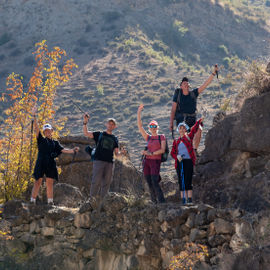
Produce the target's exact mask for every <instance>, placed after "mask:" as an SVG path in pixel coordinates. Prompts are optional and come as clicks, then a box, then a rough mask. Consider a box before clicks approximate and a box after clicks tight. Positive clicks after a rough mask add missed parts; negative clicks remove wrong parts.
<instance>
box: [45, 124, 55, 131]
mask: <svg viewBox="0 0 270 270" xmlns="http://www.w3.org/2000/svg"><path fill="white" fill-rule="evenodd" d="M45 129H53V128H52V126H51V125H50V124H45V125H44V126H43V131H44V130H45Z"/></svg>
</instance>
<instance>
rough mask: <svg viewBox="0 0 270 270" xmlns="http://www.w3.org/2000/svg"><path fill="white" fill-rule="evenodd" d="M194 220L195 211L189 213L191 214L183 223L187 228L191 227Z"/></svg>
mask: <svg viewBox="0 0 270 270" xmlns="http://www.w3.org/2000/svg"><path fill="white" fill-rule="evenodd" d="M194 221H195V213H191V214H190V215H189V216H188V218H187V221H186V223H185V225H186V226H187V227H188V228H193V227H194Z"/></svg>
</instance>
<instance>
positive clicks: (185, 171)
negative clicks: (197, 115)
mask: <svg viewBox="0 0 270 270" xmlns="http://www.w3.org/2000/svg"><path fill="white" fill-rule="evenodd" d="M202 120H203V119H200V120H198V121H196V123H195V125H194V126H193V127H192V128H191V131H190V133H187V131H188V129H189V126H188V125H187V124H186V123H185V122H181V123H179V125H178V127H177V132H179V135H180V136H179V138H178V139H177V140H174V141H173V147H172V150H171V156H172V157H173V158H174V160H175V169H176V172H177V176H178V183H179V189H180V194H181V199H182V203H183V204H186V202H187V203H192V177H193V167H194V165H195V161H196V155H195V153H194V149H193V138H194V136H195V135H196V133H197V132H198V130H199V127H200V126H201V124H202ZM186 198H187V200H186Z"/></svg>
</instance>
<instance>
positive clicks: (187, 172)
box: [176, 159, 193, 191]
mask: <svg viewBox="0 0 270 270" xmlns="http://www.w3.org/2000/svg"><path fill="white" fill-rule="evenodd" d="M182 166H183V172H182ZM176 172H177V176H178V183H179V189H180V190H181V191H183V190H192V177H193V163H192V160H191V159H183V160H182V161H181V162H179V161H177V169H176ZM181 172H182V173H183V174H184V185H183V180H182V177H183V176H182V173H181Z"/></svg>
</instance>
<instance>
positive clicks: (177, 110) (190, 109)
mask: <svg viewBox="0 0 270 270" xmlns="http://www.w3.org/2000/svg"><path fill="white" fill-rule="evenodd" d="M218 70H219V69H218V66H217V65H215V67H214V70H213V71H212V72H211V74H210V76H209V77H208V79H207V80H206V81H205V82H204V83H203V84H202V85H201V86H200V87H199V88H195V89H193V90H190V85H189V79H188V78H187V77H184V78H183V79H182V81H181V83H180V88H177V89H176V90H175V92H174V96H173V102H172V109H171V116H170V130H171V131H173V121H174V119H175V120H176V126H178V125H179V123H181V122H185V123H186V124H187V125H188V127H189V129H190V128H191V127H192V126H193V125H194V124H195V122H196V112H197V98H198V96H199V94H201V93H202V92H203V91H204V90H205V89H206V88H207V86H208V85H209V84H210V83H211V82H212V80H213V79H214V77H215V76H216V75H217V74H218ZM201 134H202V128H201V129H199V130H198V132H197V133H196V135H195V138H194V142H193V146H194V150H195V152H196V154H197V149H198V147H199V144H200V140H201Z"/></svg>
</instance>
